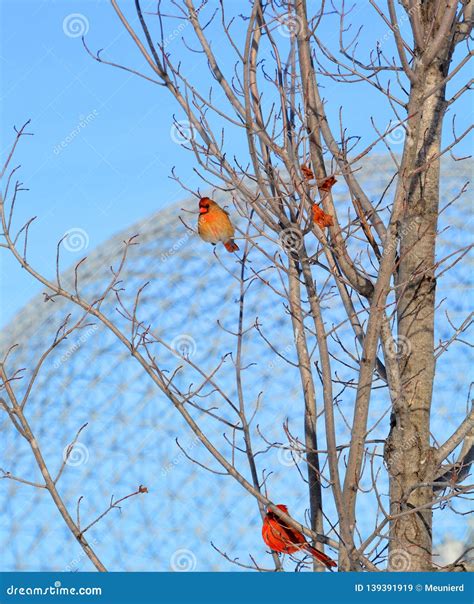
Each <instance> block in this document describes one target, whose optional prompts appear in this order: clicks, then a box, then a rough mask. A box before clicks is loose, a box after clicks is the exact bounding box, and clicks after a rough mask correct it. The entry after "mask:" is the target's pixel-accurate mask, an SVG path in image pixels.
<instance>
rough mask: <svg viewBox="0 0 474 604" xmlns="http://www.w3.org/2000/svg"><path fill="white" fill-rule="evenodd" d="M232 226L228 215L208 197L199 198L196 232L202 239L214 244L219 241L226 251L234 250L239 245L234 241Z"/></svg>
mask: <svg viewBox="0 0 474 604" xmlns="http://www.w3.org/2000/svg"><path fill="white" fill-rule="evenodd" d="M234 232H235V231H234V227H233V225H232V222H231V221H230V218H229V215H228V214H227V212H226V211H225V210H223V209H222V208H221V207H220V206H218V205H217V203H216V202H215V201H212V199H209V197H203V198H202V199H200V200H199V218H198V233H199V236H200V237H201V239H202V240H203V241H207V242H209V243H212V244H213V245H215V244H216V243H218V242H219V241H222V243H223V244H224V245H225V249H226V250H227V251H228V252H236V251H237V250H238V249H239V246H238V245H237V244H236V243H235V241H234V239H233V237H234Z"/></svg>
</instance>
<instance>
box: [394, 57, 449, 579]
mask: <svg viewBox="0 0 474 604" xmlns="http://www.w3.org/2000/svg"><path fill="white" fill-rule="evenodd" d="M448 63H449V59H448V58H446V59H445V61H444V62H443V61H441V60H435V61H434V62H433V63H432V64H431V65H430V66H429V67H428V68H425V67H423V66H421V63H420V68H419V70H418V73H416V72H415V74H416V76H417V81H415V82H414V83H413V85H412V89H411V94H410V103H409V109H408V110H409V115H410V116H413V117H410V119H409V121H408V128H407V138H406V141H405V156H408V157H409V160H408V162H407V164H406V165H405V170H404V173H403V174H400V178H401V179H403V182H404V183H405V189H404V202H405V205H404V211H403V213H402V217H401V220H400V224H399V238H400V250H399V263H398V270H397V271H396V298H397V325H398V339H397V341H396V343H395V347H394V348H395V350H393V351H392V353H393V354H396V355H397V359H398V366H399V372H400V381H401V396H400V399H399V400H397V401H396V403H394V408H393V413H392V422H391V431H390V436H389V438H388V440H387V447H386V452H385V453H386V454H385V458H386V461H387V465H388V468H389V472H390V501H391V505H390V513H391V516H392V517H394V516H395V518H392V521H391V524H390V545H389V562H388V569H389V570H390V571H397V570H399V571H406V570H410V571H429V570H433V567H432V559H431V554H432V509H431V506H430V504H431V502H432V501H433V489H432V488H431V487H429V486H428V487H427V486H424V487H419V486H417V485H419V484H421V483H429V482H431V481H432V480H433V472H434V467H433V463H434V462H433V453H432V452H433V449H432V448H431V446H430V412H431V401H432V393H433V379H434V371H435V358H434V318H435V291H436V279H435V275H434V273H435V270H434V264H435V243H436V230H437V219H438V210H439V175H440V160H439V157H438V155H439V152H440V146H441V128H442V122H443V117H444V113H445V109H446V103H445V90H444V86H440V88H439V90H438V91H437V92H436V93H435V94H433V95H432V96H430V97H429V98H428V99H426V100H425V99H424V98H423V97H424V95H426V93H427V91H429V90H431V89H433V88H434V87H436V86H437V85H438V84H440V83H441V82H442V80H443V79H444V77H445V74H446V72H447V65H448ZM432 158H435V159H432ZM414 172H415V173H414ZM419 508H422V509H419ZM414 509H419V511H416V512H410V510H414ZM400 514H401V516H399V517H396V516H397V515H400Z"/></svg>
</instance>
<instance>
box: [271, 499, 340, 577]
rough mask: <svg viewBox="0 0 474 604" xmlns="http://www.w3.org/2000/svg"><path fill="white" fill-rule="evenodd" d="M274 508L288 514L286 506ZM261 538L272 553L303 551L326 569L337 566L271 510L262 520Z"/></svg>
mask: <svg viewBox="0 0 474 604" xmlns="http://www.w3.org/2000/svg"><path fill="white" fill-rule="evenodd" d="M276 507H277V508H278V509H280V510H281V511H282V512H285V514H288V508H287V507H286V505H283V504H278V505H277V506H276ZM262 537H263V540H264V541H265V543H266V544H267V545H268V547H269V548H270V549H272V550H273V551H274V552H281V553H284V554H293V553H294V552H298V551H301V550H302V549H304V550H306V551H307V552H309V553H310V554H311V555H312V556H314V557H315V558H316V560H319V562H322V563H323V564H325V565H326V566H327V567H328V568H331V567H333V566H337V564H336V563H335V562H334V560H331V558H330V557H329V556H326V554H323V553H322V552H319V551H318V550H317V549H315V548H314V547H313V546H312V545H310V544H309V543H308V542H307V541H306V539H305V538H304V535H303V533H300V531H298V530H296V529H294V528H292V527H291V526H288V525H287V524H286V522H285V521H284V520H281V518H279V517H278V516H277V515H276V514H275V512H272V511H271V510H270V511H268V512H267V514H266V516H265V518H264V520H263V527H262Z"/></svg>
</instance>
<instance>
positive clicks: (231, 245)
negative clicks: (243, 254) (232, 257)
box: [224, 239, 239, 252]
mask: <svg viewBox="0 0 474 604" xmlns="http://www.w3.org/2000/svg"><path fill="white" fill-rule="evenodd" d="M224 245H225V249H226V250H227V251H228V252H236V251H237V250H238V249H239V246H238V245H237V244H236V243H235V241H234V240H233V239H229V240H228V241H224Z"/></svg>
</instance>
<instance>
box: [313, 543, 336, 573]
mask: <svg viewBox="0 0 474 604" xmlns="http://www.w3.org/2000/svg"><path fill="white" fill-rule="evenodd" d="M305 549H307V550H308V551H309V552H310V553H311V554H312V555H313V556H314V557H315V558H316V560H319V561H320V562H322V563H323V564H325V565H326V566H327V567H328V568H332V567H334V566H337V564H336V562H334V560H333V559H332V558H330V557H329V556H326V554H323V552H320V551H318V550H317V549H315V548H314V547H312V546H311V545H309V544H308V545H307V547H306V548H305Z"/></svg>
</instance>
